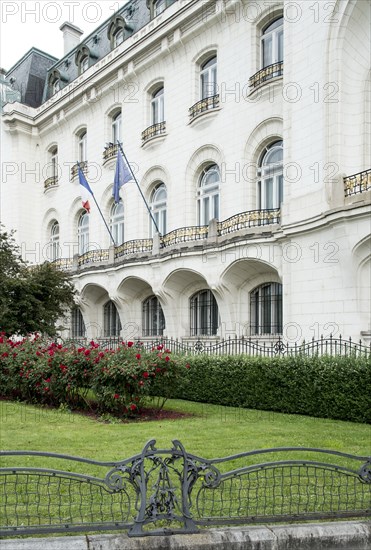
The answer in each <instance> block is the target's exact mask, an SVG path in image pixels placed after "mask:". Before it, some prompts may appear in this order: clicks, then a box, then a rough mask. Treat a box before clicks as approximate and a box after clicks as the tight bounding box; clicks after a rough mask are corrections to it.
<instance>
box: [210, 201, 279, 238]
mask: <svg viewBox="0 0 371 550" xmlns="http://www.w3.org/2000/svg"><path fill="white" fill-rule="evenodd" d="M280 217H281V211H280V209H279V208H276V209H273V210H250V211H249V212H241V213H240V214H235V215H234V216H231V217H230V218H228V219H227V220H224V221H223V222H218V235H219V236H222V235H227V234H228V233H233V232H234V231H239V230H240V229H247V228H249V227H257V226H261V225H272V224H275V223H280V219H281V218H280Z"/></svg>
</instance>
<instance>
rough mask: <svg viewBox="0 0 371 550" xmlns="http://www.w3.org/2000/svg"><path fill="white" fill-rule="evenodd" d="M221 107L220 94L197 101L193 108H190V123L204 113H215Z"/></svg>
mask: <svg viewBox="0 0 371 550" xmlns="http://www.w3.org/2000/svg"><path fill="white" fill-rule="evenodd" d="M218 107H219V94H216V95H213V96H212V97H206V98H205V99H201V101H197V103H195V104H194V105H192V107H190V108H189V118H190V121H192V120H194V119H195V118H196V117H198V116H199V115H202V114H203V113H206V112H209V111H213V110H214V109H217V108H218Z"/></svg>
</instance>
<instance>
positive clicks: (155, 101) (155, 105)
mask: <svg viewBox="0 0 371 550" xmlns="http://www.w3.org/2000/svg"><path fill="white" fill-rule="evenodd" d="M164 96H165V90H164V86H163V85H162V86H161V87H160V88H157V89H156V91H155V92H153V93H152V94H151V125H154V124H160V123H161V122H165V97H164Z"/></svg>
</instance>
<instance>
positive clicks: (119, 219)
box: [110, 202, 124, 246]
mask: <svg viewBox="0 0 371 550" xmlns="http://www.w3.org/2000/svg"><path fill="white" fill-rule="evenodd" d="M110 226H111V227H110V229H111V233H112V236H113V238H114V240H115V245H116V246H118V245H120V244H122V243H123V242H124V205H123V203H122V202H119V203H115V204H113V205H112V208H111V213H110Z"/></svg>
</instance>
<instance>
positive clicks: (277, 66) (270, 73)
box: [249, 61, 283, 89]
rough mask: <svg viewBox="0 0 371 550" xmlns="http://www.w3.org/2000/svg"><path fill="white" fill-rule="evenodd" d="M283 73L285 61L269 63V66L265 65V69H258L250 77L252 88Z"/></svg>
mask: <svg viewBox="0 0 371 550" xmlns="http://www.w3.org/2000/svg"><path fill="white" fill-rule="evenodd" d="M282 75H283V61H279V62H278V63H273V64H272V65H268V67H264V68H263V69H260V71H258V72H257V73H255V74H254V75H253V76H252V77H250V78H249V83H250V84H249V85H250V88H252V89H254V88H257V87H258V86H260V85H261V84H263V83H264V82H266V81H267V80H271V79H272V78H276V77H278V76H282Z"/></svg>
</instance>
